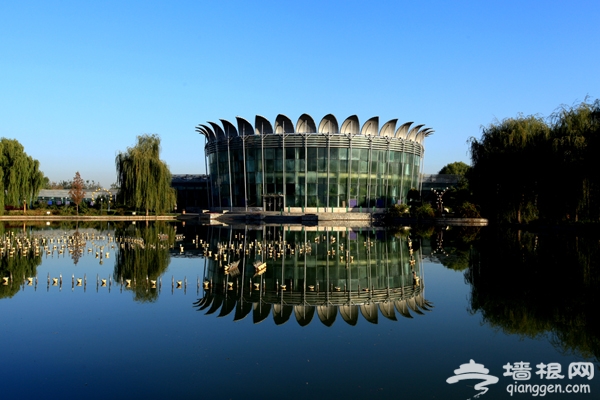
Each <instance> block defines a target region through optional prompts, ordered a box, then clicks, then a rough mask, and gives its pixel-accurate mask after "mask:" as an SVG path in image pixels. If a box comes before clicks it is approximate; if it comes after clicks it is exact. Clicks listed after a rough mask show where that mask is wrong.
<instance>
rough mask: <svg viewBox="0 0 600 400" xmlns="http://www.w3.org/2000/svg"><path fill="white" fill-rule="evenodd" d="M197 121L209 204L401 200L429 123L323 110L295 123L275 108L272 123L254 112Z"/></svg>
mask: <svg viewBox="0 0 600 400" xmlns="http://www.w3.org/2000/svg"><path fill="white" fill-rule="evenodd" d="M236 119H237V127H236V126H234V125H233V124H232V123H230V122H229V121H226V120H223V119H222V120H221V123H222V126H221V125H219V124H216V123H214V122H208V124H207V125H202V124H201V125H198V126H197V127H196V131H197V132H198V133H201V134H202V135H204V136H205V137H206V146H205V154H206V156H207V165H208V170H209V171H210V172H209V174H210V186H209V193H208V195H209V199H210V203H209V204H210V207H211V209H214V210H224V209H228V210H239V211H247V210H249V209H261V210H265V211H279V210H286V211H287V210H288V209H289V210H290V211H296V212H316V211H322V212H323V211H325V212H347V211H360V210H362V209H363V208H364V210H365V211H366V210H367V208H372V207H376V208H385V207H389V206H390V205H392V204H396V203H404V202H406V196H407V193H408V191H409V190H410V189H411V188H417V189H418V188H419V187H420V176H421V168H422V165H423V156H424V152H425V148H424V146H423V140H424V139H425V137H427V136H429V135H431V134H432V133H433V130H432V129H431V128H423V127H424V125H416V126H414V127H412V128H411V125H412V122H407V123H405V124H402V125H400V126H399V127H398V128H397V129H396V123H397V121H398V120H397V119H392V120H390V121H388V122H386V123H385V124H383V125H382V126H381V127H380V126H379V118H378V117H373V118H371V119H369V120H367V121H366V122H365V123H364V124H363V125H362V126H361V125H360V124H359V121H358V117H357V116H356V115H353V116H350V117H348V118H346V120H344V122H343V123H342V124H341V125H339V124H338V121H337V119H336V118H335V117H334V116H333V115H331V114H328V115H326V116H325V117H323V119H322V120H321V121H320V123H319V124H318V125H317V124H316V123H315V121H314V119H313V118H312V117H311V116H310V115H308V114H303V115H301V116H300V118H299V119H298V121H297V122H296V123H295V124H294V123H293V122H292V121H291V120H290V119H289V118H288V117H286V116H285V115H281V114H280V115H278V116H277V118H276V119H275V123H274V125H272V124H271V122H269V121H268V120H267V119H266V118H264V117H262V116H258V115H257V116H256V119H255V122H254V125H252V124H250V122H248V121H247V120H245V119H244V118H241V117H237V118H236Z"/></svg>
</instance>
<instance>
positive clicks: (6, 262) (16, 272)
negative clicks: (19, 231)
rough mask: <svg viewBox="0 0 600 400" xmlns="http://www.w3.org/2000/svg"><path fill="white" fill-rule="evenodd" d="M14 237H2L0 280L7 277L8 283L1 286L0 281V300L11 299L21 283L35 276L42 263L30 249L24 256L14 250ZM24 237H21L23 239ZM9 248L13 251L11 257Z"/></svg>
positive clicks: (7, 235) (7, 234) (9, 235)
mask: <svg viewBox="0 0 600 400" xmlns="http://www.w3.org/2000/svg"><path fill="white" fill-rule="evenodd" d="M16 237H17V236H15V235H14V233H13V234H11V233H10V232H9V233H6V234H4V235H2V244H1V246H2V248H3V249H4V250H3V251H2V254H1V255H0V278H4V277H7V278H9V279H8V282H6V284H3V282H2V281H3V279H2V280H0V299H2V298H7V297H13V296H14V295H15V294H16V293H17V292H18V291H19V288H20V286H21V283H22V282H23V281H24V280H25V279H26V278H29V277H35V276H36V275H37V267H38V265H40V264H41V263H42V257H41V256H40V255H39V254H37V255H36V254H35V252H34V250H33V247H31V248H30V249H29V250H28V251H27V252H26V253H25V254H23V252H22V251H21V250H18V249H17V248H16ZM24 237H25V236H21V239H23V238H24ZM23 240H24V239H23ZM9 247H11V248H13V249H14V253H13V255H12V256H11V255H10V254H9Z"/></svg>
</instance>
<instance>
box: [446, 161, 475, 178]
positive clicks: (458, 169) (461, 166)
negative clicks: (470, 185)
mask: <svg viewBox="0 0 600 400" xmlns="http://www.w3.org/2000/svg"><path fill="white" fill-rule="evenodd" d="M470 168H471V167H469V166H468V165H467V164H465V163H464V162H462V161H457V162H453V163H450V164H446V166H444V168H442V169H440V172H438V174H440V175H460V176H465V175H466V174H467V172H468V171H469V169H470Z"/></svg>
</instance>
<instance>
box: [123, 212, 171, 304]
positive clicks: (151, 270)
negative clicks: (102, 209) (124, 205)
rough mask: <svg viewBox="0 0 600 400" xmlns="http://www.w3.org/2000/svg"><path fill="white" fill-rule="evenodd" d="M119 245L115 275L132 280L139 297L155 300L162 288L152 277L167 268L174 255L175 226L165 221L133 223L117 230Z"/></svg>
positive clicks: (124, 279)
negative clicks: (156, 286)
mask: <svg viewBox="0 0 600 400" xmlns="http://www.w3.org/2000/svg"><path fill="white" fill-rule="evenodd" d="M115 241H116V242H117V243H118V245H119V251H118V252H117V258H116V261H115V270H114V274H113V278H114V279H115V281H117V282H121V281H126V280H131V284H130V286H126V288H129V289H131V290H132V291H133V292H134V294H135V296H134V300H136V301H142V302H146V301H155V300H156V299H157V298H158V291H157V289H156V288H153V287H152V286H153V285H152V283H151V281H156V280H157V278H158V277H159V276H160V275H161V274H162V273H164V272H165V271H166V269H167V267H168V266H169V263H170V262H171V256H170V255H169V248H170V247H171V246H172V245H173V243H174V242H175V228H174V226H173V225H169V224H167V223H163V222H155V223H153V224H150V225H148V226H143V227H140V226H138V225H129V226H128V227H127V228H117V229H116V230H115Z"/></svg>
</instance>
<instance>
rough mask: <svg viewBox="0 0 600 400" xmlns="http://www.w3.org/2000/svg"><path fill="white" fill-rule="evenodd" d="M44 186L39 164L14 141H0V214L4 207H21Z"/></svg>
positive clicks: (3, 139) (31, 199) (30, 200)
mask: <svg viewBox="0 0 600 400" xmlns="http://www.w3.org/2000/svg"><path fill="white" fill-rule="evenodd" d="M43 185H44V174H43V173H42V172H41V171H40V163H39V161H38V160H34V159H33V158H31V157H30V156H28V155H27V153H25V151H24V149H23V146H22V145H21V144H20V143H19V142H18V141H17V140H15V139H6V138H2V139H0V214H1V213H3V212H4V206H13V207H22V206H24V205H25V204H26V203H30V204H31V202H32V201H33V200H34V199H35V198H37V195H38V193H39V191H40V189H42V187H43Z"/></svg>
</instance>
